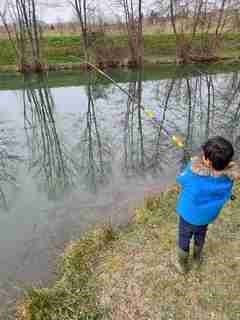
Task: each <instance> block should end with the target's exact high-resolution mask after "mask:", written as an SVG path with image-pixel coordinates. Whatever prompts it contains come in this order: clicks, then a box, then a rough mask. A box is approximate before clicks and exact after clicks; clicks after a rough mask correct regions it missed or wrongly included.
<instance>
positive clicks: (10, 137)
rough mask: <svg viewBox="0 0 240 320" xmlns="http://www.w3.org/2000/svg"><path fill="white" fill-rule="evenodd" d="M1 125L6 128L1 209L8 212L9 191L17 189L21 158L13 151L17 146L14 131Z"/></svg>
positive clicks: (0, 154)
mask: <svg viewBox="0 0 240 320" xmlns="http://www.w3.org/2000/svg"><path fill="white" fill-rule="evenodd" d="M1 124H2V125H4V128H2V129H1V136H0V208H2V209H3V210H8V209H9V203H8V196H10V192H9V191H10V190H12V189H16V188H17V178H16V175H17V164H18V163H19V161H21V158H20V157H19V155H17V154H15V152H14V151H13V150H14V148H13V147H14V146H15V144H16V141H15V136H14V135H15V134H14V132H13V130H12V129H10V128H8V127H6V123H1V122H0V127H2V126H1ZM8 193H9V194H8Z"/></svg>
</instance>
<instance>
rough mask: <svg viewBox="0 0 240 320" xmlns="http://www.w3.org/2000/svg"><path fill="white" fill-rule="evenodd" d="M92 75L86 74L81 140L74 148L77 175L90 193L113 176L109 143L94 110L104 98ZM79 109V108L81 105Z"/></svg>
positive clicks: (102, 91) (100, 115)
mask: <svg viewBox="0 0 240 320" xmlns="http://www.w3.org/2000/svg"><path fill="white" fill-rule="evenodd" d="M95 80H96V79H95V76H94V74H91V73H90V74H89V79H88V85H87V86H86V88H85V90H86V96H87V108H86V112H85V114H84V116H83V118H82V119H81V120H79V121H78V124H77V125H78V126H79V129H80V138H79V142H78V143H77V145H76V146H75V147H74V150H75V152H76V153H77V157H78V162H79V175H80V176H81V178H82V183H84V184H85V185H86V187H87V188H88V189H89V190H90V191H92V192H97V190H98V188H99V187H100V186H102V185H104V184H106V183H107V182H108V181H109V176H110V175H111V173H112V148H111V141H110V139H109V136H108V134H107V132H106V131H105V129H104V126H103V125H102V119H101V118H102V114H101V113H99V112H98V111H97V110H96V106H95V103H96V100H97V99H99V98H101V99H106V98H107V96H106V94H104V90H102V89H101V88H100V90H99V87H98V85H97V84H96V83H95ZM80 107H81V106H80Z"/></svg>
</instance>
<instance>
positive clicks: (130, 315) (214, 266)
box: [22, 186, 240, 320]
mask: <svg viewBox="0 0 240 320" xmlns="http://www.w3.org/2000/svg"><path fill="white" fill-rule="evenodd" d="M236 194H237V195H238V196H239V195H240V186H237V190H236ZM176 198H177V190H176V189H172V190H171V191H169V192H166V193H163V194H161V195H160V196H159V197H154V198H148V199H147V200H146V201H145V206H144V207H143V208H141V209H138V210H137V211H136V217H135V222H134V223H133V224H131V225H129V226H128V227H127V229H124V230H120V231H118V234H117V235H116V234H115V236H113V235H112V233H110V235H111V236H109V234H108V236H107V237H106V233H105V236H104V237H103V236H100V238H99V236H98V237H96V236H94V239H95V240H96V239H100V240H101V241H100V245H97V244H96V243H98V242H96V241H95V240H94V242H91V241H92V240H91V241H90V242H89V240H87V241H86V239H85V240H84V241H85V242H84V245H83V244H82V242H81V241H83V240H81V241H80V242H79V243H77V244H74V245H73V246H71V247H69V248H70V249H68V250H67V251H66V253H65V258H64V261H65V262H64V265H65V267H64V276H63V278H62V279H61V280H60V282H59V283H61V284H62V285H60V286H59V284H57V285H56V286H55V287H54V288H53V289H41V290H35V291H34V294H33V293H30V295H29V296H28V299H27V301H26V304H25V310H24V312H25V317H24V316H23V317H22V319H24V320H35V319H36V320H48V319H49V320H53V319H69V320H70V319H72V320H73V319H79V320H80V319H84V320H86V319H104V320H110V319H111V320H170V319H172V320H183V319H186V320H238V319H240V300H239V296H240V253H239V248H240V215H239V207H240V199H239V198H237V200H235V201H234V202H231V203H230V204H229V205H228V206H227V207H226V208H225V210H224V212H223V213H222V215H221V217H220V218H219V219H218V221H217V222H216V223H215V224H214V225H212V226H211V227H210V229H209V234H208V239H207V244H206V247H205V262H204V264H203V266H202V267H201V269H198V270H197V269H196V267H195V266H194V265H192V269H191V271H190V272H189V274H188V275H187V276H182V275H180V274H178V273H177V272H176V271H175V268H174V260H175V248H176V233H177V217H176V214H175V205H176ZM113 238H115V240H113ZM90 239H92V238H91V237H90ZM109 240H110V242H109ZM93 243H94V245H93ZM80 244H81V245H80ZM88 249H89V250H88ZM82 252H84V255H82ZM84 257H88V258H87V259H86V258H84ZM86 275H87V280H86ZM79 278H80V279H82V280H81V281H79ZM83 279H85V280H83ZM79 285H81V288H80V287H78V286H79ZM62 292H64V295H63V296H61V294H62ZM78 292H80V293H78ZM86 292H87V294H86V296H87V298H86V296H85V297H83V296H82V295H83V294H84V293H86ZM36 296H37V299H36ZM42 301H44V304H42ZM36 302H37V303H36ZM76 302H78V303H77V304H76ZM69 306H71V312H67V311H66V310H68V309H66V308H67V307H69ZM44 308H45V309H44ZM26 309H27V311H26ZM43 309H44V310H45V314H43ZM80 311H82V312H83V313H82V314H80V313H79V312H80ZM64 312H65V313H64ZM60 314H61V316H60ZM26 315H28V317H27V316H26ZM36 315H38V316H36ZM46 315H47V317H46Z"/></svg>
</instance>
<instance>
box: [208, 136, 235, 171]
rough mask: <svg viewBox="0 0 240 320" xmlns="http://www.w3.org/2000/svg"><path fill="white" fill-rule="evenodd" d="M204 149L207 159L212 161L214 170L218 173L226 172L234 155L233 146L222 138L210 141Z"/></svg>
mask: <svg viewBox="0 0 240 320" xmlns="http://www.w3.org/2000/svg"><path fill="white" fill-rule="evenodd" d="M202 149H203V153H204V156H205V158H206V159H208V160H210V161H211V163H212V166H213V169H215V170H218V171H221V170H224V169H225V168H226V167H227V166H228V164H229V162H230V161H231V160H232V158H233V155H234V150H233V146H232V144H231V143H230V142H229V141H228V140H226V139H224V138H222V137H214V138H211V139H209V140H208V141H207V142H206V143H205V144H204V145H203V146H202Z"/></svg>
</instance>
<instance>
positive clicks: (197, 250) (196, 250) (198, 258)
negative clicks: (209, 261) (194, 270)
mask: <svg viewBox="0 0 240 320" xmlns="http://www.w3.org/2000/svg"><path fill="white" fill-rule="evenodd" d="M193 261H194V262H195V263H196V265H197V266H198V267H200V266H201V264H202V261H203V258H202V247H199V246H197V245H194V247H193Z"/></svg>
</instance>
